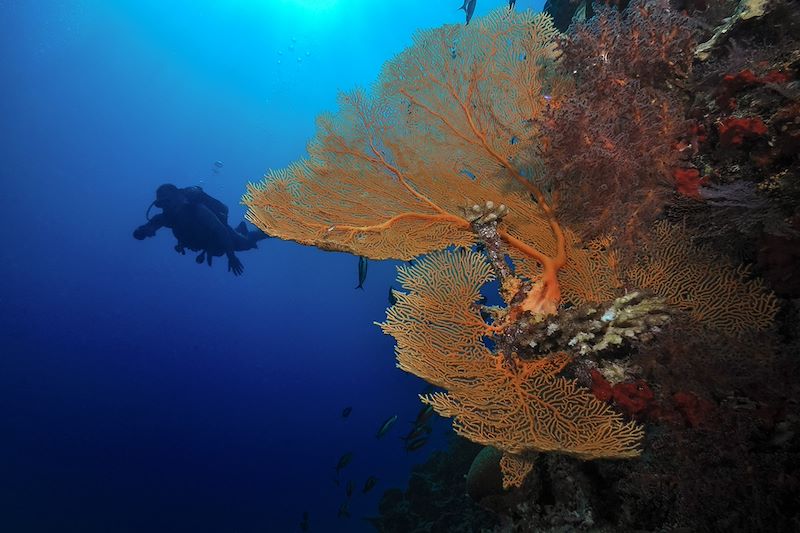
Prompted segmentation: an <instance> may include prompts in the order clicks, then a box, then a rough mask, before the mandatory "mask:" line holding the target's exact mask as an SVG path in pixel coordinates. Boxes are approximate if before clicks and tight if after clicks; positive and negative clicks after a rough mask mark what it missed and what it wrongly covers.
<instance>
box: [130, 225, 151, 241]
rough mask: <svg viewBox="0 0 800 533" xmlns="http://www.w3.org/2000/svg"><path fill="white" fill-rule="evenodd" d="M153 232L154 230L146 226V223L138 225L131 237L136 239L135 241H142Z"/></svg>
mask: <svg viewBox="0 0 800 533" xmlns="http://www.w3.org/2000/svg"><path fill="white" fill-rule="evenodd" d="M155 234H156V232H155V231H154V230H152V229H150V228H149V227H147V225H144V226H139V227H138V228H136V229H135V230H133V238H134V239H136V240H137V241H143V240H144V239H146V238H147V237H152V236H153V235H155Z"/></svg>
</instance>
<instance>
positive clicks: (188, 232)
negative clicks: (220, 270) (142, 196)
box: [133, 183, 268, 276]
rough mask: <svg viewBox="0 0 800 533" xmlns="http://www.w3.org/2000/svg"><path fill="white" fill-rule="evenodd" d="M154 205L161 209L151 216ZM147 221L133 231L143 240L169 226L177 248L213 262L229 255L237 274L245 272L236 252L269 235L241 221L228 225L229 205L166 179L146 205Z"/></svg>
mask: <svg viewBox="0 0 800 533" xmlns="http://www.w3.org/2000/svg"><path fill="white" fill-rule="evenodd" d="M153 206H155V207H158V208H160V209H161V213H158V214H156V215H154V216H153V217H150V216H149V215H150V209H152V208H153ZM145 216H146V217H147V223H145V224H142V225H141V226H139V227H138V228H136V229H135V230H134V232H133V237H134V238H135V239H138V240H140V241H141V240H144V239H145V238H147V237H153V236H155V234H156V231H158V230H159V229H161V228H170V229H171V230H172V234H173V235H174V236H175V238H176V239H177V240H178V242H177V244H176V245H175V251H177V252H178V253H180V254H182V255H185V254H186V248H188V249H190V250H192V251H195V252H200V253H199V254H198V256H197V258H196V259H195V261H196V262H197V263H198V264H200V263H203V262H204V261H205V262H207V263H208V265H209V266H211V260H212V258H213V257H221V256H223V255H225V256H226V257H227V258H228V271H229V272H233V275H234V276H239V275H240V274H242V272H244V265H242V262H241V261H240V260H239V258H238V257H236V254H235V252H242V251H245V250H251V249H253V248H256V247H257V246H256V243H258V241H260V240H262V239H266V238H267V237H268V235H267V234H265V233H263V232H261V231H249V230H248V229H247V224H246V223H245V222H244V221H242V222H241V223H240V224H239V225H238V226H237V227H236V229H233V228H232V227H230V226H229V225H228V207H227V206H226V205H225V204H223V203H222V202H220V201H219V200H217V199H216V198H214V197H213V196H210V195H209V194H207V193H206V192H205V191H203V189H202V188H200V187H197V186H194V187H184V188H182V189H179V188H178V187H176V186H175V185H172V184H171V183H165V184H164V185H161V186H160V187H159V188H158V189H157V190H156V199H155V200H154V201H153V203H151V204H150V207H148V208H147V213H146V215H145Z"/></svg>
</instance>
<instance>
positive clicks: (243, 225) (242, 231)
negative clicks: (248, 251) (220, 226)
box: [236, 220, 249, 237]
mask: <svg viewBox="0 0 800 533" xmlns="http://www.w3.org/2000/svg"><path fill="white" fill-rule="evenodd" d="M236 231H237V232H238V233H239V234H241V235H244V236H245V237H249V235H248V231H247V223H246V222H245V221H244V220H242V221H241V222H239V225H238V226H236Z"/></svg>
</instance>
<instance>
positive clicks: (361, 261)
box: [356, 255, 367, 290]
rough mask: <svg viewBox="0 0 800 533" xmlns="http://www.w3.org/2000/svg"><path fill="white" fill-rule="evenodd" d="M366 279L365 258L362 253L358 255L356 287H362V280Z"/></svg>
mask: <svg viewBox="0 0 800 533" xmlns="http://www.w3.org/2000/svg"><path fill="white" fill-rule="evenodd" d="M366 280H367V258H366V257H364V256H363V255H360V256H358V285H356V289H362V290H363V289H364V282H365V281H366Z"/></svg>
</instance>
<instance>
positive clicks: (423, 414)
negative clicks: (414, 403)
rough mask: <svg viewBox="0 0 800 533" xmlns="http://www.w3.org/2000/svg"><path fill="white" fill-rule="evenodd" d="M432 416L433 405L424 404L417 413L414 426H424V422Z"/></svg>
mask: <svg viewBox="0 0 800 533" xmlns="http://www.w3.org/2000/svg"><path fill="white" fill-rule="evenodd" d="M431 416H433V406H432V405H425V406H423V407H422V409H420V410H419V413H417V419H416V420H415V421H414V425H415V426H424V425H425V423H426V422H427V421H428V420H430V418H431Z"/></svg>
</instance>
